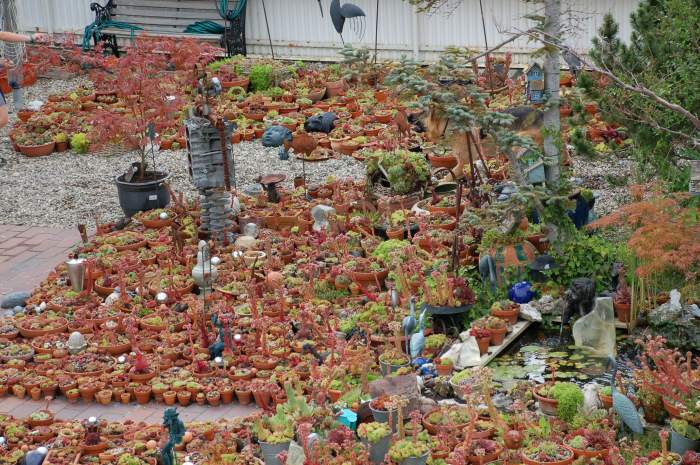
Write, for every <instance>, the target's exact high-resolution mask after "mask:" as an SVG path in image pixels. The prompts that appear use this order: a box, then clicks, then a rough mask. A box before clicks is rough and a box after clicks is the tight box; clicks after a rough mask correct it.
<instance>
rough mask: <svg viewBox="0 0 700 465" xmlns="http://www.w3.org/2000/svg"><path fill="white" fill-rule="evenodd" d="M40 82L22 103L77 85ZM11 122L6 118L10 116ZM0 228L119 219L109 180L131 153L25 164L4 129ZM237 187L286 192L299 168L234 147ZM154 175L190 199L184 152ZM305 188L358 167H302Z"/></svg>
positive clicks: (360, 169) (339, 163) (254, 145)
mask: <svg viewBox="0 0 700 465" xmlns="http://www.w3.org/2000/svg"><path fill="white" fill-rule="evenodd" d="M83 82H85V81H83V80H82V79H71V80H68V81H59V80H45V79H43V80H40V81H39V82H38V83H37V84H36V85H34V86H32V87H31V88H29V89H27V90H26V94H25V101H31V100H45V99H46V97H47V96H48V95H49V94H52V93H57V92H65V91H67V90H70V89H72V88H74V87H76V86H77V85H79V84H81V83H83ZM10 119H11V120H12V116H10ZM0 137H1V138H2V140H1V141H0V158H2V159H4V160H5V163H4V164H3V162H2V161H0V199H2V201H1V202H0V223H3V224H27V225H33V226H54V227H63V228H74V227H75V226H76V225H77V224H79V223H86V224H88V225H92V224H93V223H94V218H95V215H96V214H99V215H100V219H101V220H102V221H107V220H116V219H118V218H120V217H121V215H122V213H121V209H120V208H119V202H118V198H117V188H116V185H115V184H114V178H115V177H116V176H119V175H120V174H122V173H123V172H124V170H125V169H126V167H128V166H129V165H130V164H131V163H132V162H134V161H137V160H138V159H139V156H138V153H137V152H135V151H132V152H128V151H124V150H123V149H121V148H117V147H112V148H110V149H108V150H105V151H103V152H100V153H89V154H85V155H79V154H75V153H72V152H65V153H62V154H59V153H54V154H52V155H50V156H48V157H39V158H27V157H25V156H24V155H21V154H19V153H16V152H15V151H14V150H13V149H12V146H11V145H10V141H9V139H8V138H7V129H5V130H3V131H2V132H1V133H0ZM234 155H235V159H236V177H237V186H239V187H241V188H245V186H247V185H250V184H252V183H254V180H255V179H256V178H257V177H258V176H260V175H265V174H272V173H281V174H285V175H286V176H287V180H286V181H285V183H283V185H285V186H287V187H291V186H292V182H293V179H294V176H296V175H301V174H302V162H301V161H300V160H297V159H296V158H294V157H290V159H289V160H287V161H281V160H280V159H279V157H278V154H277V149H276V148H265V147H262V145H261V144H260V142H244V143H241V144H238V145H236V146H234ZM156 165H157V167H158V169H163V168H164V169H165V170H167V171H168V172H169V173H170V183H171V185H172V186H173V188H174V189H175V190H176V191H180V192H184V193H185V194H186V195H187V196H188V197H190V198H191V197H193V196H194V195H196V191H195V189H194V186H193V185H192V183H191V182H190V179H189V174H188V173H187V156H186V153H185V151H184V150H179V151H163V152H160V153H158V154H157V156H156ZM306 175H307V183H308V184H312V183H316V182H321V181H323V180H325V179H326V177H328V176H329V175H333V176H335V177H361V176H363V175H364V166H363V164H362V163H360V162H358V161H356V160H354V159H353V158H350V157H346V156H343V157H342V158H337V159H331V160H328V161H324V162H318V163H306Z"/></svg>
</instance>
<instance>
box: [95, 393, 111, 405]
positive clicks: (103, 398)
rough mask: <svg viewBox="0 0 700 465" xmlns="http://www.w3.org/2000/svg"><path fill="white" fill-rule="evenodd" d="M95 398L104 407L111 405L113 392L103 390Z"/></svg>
mask: <svg viewBox="0 0 700 465" xmlns="http://www.w3.org/2000/svg"><path fill="white" fill-rule="evenodd" d="M95 398H96V399H97V401H98V402H99V403H101V404H102V405H109V404H110V403H111V402H112V391H111V390H110V389H103V390H102V391H100V392H98V393H97V394H95Z"/></svg>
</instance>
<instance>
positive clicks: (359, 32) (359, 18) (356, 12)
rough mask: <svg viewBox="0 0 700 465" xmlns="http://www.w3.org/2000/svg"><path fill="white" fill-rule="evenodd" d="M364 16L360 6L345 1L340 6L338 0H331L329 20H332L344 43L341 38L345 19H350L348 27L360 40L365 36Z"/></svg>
mask: <svg viewBox="0 0 700 465" xmlns="http://www.w3.org/2000/svg"><path fill="white" fill-rule="evenodd" d="M365 16H366V15H365V12H364V11H362V8H360V7H359V6H357V5H355V4H353V3H345V4H344V5H342V6H341V4H340V0H332V1H331V20H332V21H333V26H334V27H335V30H336V31H337V32H338V34H340V40H341V41H342V42H343V44H344V43H345V40H344V39H343V28H344V27H345V20H347V19H349V20H350V28H351V29H352V31H353V32H354V33H355V35H356V36H357V38H358V39H360V40H362V38H363V37H364V36H365Z"/></svg>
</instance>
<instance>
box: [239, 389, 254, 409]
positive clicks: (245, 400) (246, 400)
mask: <svg viewBox="0 0 700 465" xmlns="http://www.w3.org/2000/svg"><path fill="white" fill-rule="evenodd" d="M236 397H238V403H239V404H241V405H248V404H250V402H251V401H252V397H253V393H252V392H251V391H249V390H248V391H245V390H238V389H236Z"/></svg>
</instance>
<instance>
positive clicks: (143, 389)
mask: <svg viewBox="0 0 700 465" xmlns="http://www.w3.org/2000/svg"><path fill="white" fill-rule="evenodd" d="M134 397H136V402H138V403H139V404H141V405H143V404H146V403H148V401H149V400H150V399H151V386H148V385H141V386H137V387H136V388H134Z"/></svg>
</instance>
